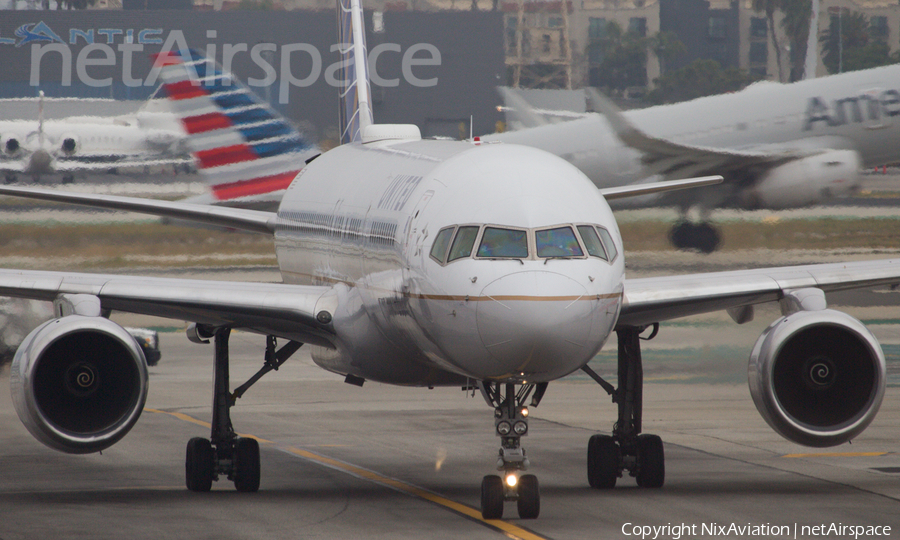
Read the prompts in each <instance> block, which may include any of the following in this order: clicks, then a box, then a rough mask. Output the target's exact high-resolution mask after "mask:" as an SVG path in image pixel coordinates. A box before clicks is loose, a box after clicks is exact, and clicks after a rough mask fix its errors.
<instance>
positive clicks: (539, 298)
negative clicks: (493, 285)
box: [283, 271, 622, 302]
mask: <svg viewBox="0 0 900 540" xmlns="http://www.w3.org/2000/svg"><path fill="white" fill-rule="evenodd" d="M283 272H284V273H288V274H293V275H295V276H301V277H304V278H307V279H318V280H321V281H325V282H328V283H332V284H338V283H343V284H344V285H347V286H348V287H359V284H356V283H350V282H347V281H342V280H340V279H334V278H326V277H315V276H310V275H309V274H301V273H299V272H288V271H283ZM366 289H368V290H370V291H378V292H389V293H393V292H395V291H392V290H389V289H383V288H378V287H366ZM401 294H402V295H403V296H405V297H407V298H417V299H419V300H448V301H454V302H484V301H487V300H494V301H500V302H509V301H515V300H519V301H525V302H574V301H576V300H582V301H583V300H603V299H609V298H619V297H621V296H622V293H620V292H619V293H608V294H581V295H577V296H528V295H506V296H504V295H498V296H467V295H444V294H413V293H408V292H404V293H401Z"/></svg>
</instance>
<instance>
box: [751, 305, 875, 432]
mask: <svg viewBox="0 0 900 540" xmlns="http://www.w3.org/2000/svg"><path fill="white" fill-rule="evenodd" d="M748 375H749V383H750V394H751V395H752V396H753V402H754V403H755V404H756V408H757V409H758V410H759V412H760V414H761V415H762V417H763V418H765V420H766V422H768V423H769V425H770V426H772V428H773V429H774V430H775V431H776V432H778V433H779V434H780V435H781V436H783V437H784V438H786V439H788V440H791V441H793V442H796V443H799V444H803V445H806V446H815V447H825V446H836V445H838V444H842V443H844V442H847V441H849V440H851V439H853V438H854V437H856V436H857V435H859V434H860V433H862V431H863V430H864V429H865V428H866V427H867V426H868V425H869V423H870V422H871V421H872V420H873V419H874V418H875V414H876V413H877V412H878V408H879V407H880V406H881V400H882V398H883V397H884V387H885V379H886V367H885V361H884V353H883V352H882V350H881V345H879V343H878V341H877V340H876V339H875V336H873V335H872V333H871V332H870V331H869V330H868V329H867V328H866V327H865V326H864V325H863V324H862V323H861V322H859V321H858V320H856V319H854V318H853V317H851V316H849V315H847V314H845V313H841V312H839V311H834V310H830V309H824V310H820V311H799V312H796V313H793V314H790V315H788V316H785V317H782V318H781V319H778V320H777V321H775V322H774V323H773V324H772V325H770V326H769V327H768V328H767V329H766V330H765V331H764V332H763V333H762V335H761V336H760V337H759V339H758V340H757V341H756V345H755V346H754V347H753V352H752V353H751V355H750V365H749V369H748Z"/></svg>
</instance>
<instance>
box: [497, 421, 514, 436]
mask: <svg viewBox="0 0 900 540" xmlns="http://www.w3.org/2000/svg"><path fill="white" fill-rule="evenodd" d="M511 429H512V426H510V425H509V422H507V421H505V420H504V421H503V422H500V423H499V424H497V433H499V434H500V435H507V434H508V433H509V432H510V430H511Z"/></svg>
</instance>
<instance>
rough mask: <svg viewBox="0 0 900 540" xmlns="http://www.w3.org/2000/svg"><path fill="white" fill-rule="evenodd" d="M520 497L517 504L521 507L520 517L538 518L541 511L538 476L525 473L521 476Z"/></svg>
mask: <svg viewBox="0 0 900 540" xmlns="http://www.w3.org/2000/svg"><path fill="white" fill-rule="evenodd" d="M518 492H519V499H518V500H517V501H516V504H517V506H518V508H519V517H520V518H522V519H537V517H538V515H539V514H540V513H541V490H540V486H539V485H538V479H537V476H535V475H533V474H525V475H522V477H521V478H519V485H518Z"/></svg>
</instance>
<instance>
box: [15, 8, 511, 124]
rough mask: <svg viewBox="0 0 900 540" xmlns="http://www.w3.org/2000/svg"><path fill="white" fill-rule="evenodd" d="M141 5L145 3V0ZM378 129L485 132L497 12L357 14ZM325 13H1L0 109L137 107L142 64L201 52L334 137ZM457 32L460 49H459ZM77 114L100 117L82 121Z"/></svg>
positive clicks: (334, 59)
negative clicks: (49, 102) (25, 104)
mask: <svg viewBox="0 0 900 540" xmlns="http://www.w3.org/2000/svg"><path fill="white" fill-rule="evenodd" d="M147 1H148V2H149V1H151V0H147ZM366 19H367V20H366V25H367V29H369V32H368V47H369V51H370V69H371V82H372V99H373V103H374V109H375V114H376V120H377V121H378V122H382V123H412V124H416V125H418V126H419V127H420V129H421V130H422V133H423V135H425V136H430V135H440V136H448V137H453V138H459V137H460V136H461V135H462V136H468V134H469V132H470V124H471V131H472V132H474V133H476V134H482V133H490V132H493V131H494V130H495V126H496V123H497V121H499V120H500V119H501V118H502V116H501V114H500V113H499V112H498V111H497V109H496V106H497V104H498V102H499V98H498V96H497V93H496V88H495V87H496V86H498V85H500V84H503V80H504V77H505V70H506V67H505V59H504V52H503V42H502V31H501V30H502V24H503V17H502V14H501V13H499V12H490V11H483V12H471V11H468V10H466V11H462V10H461V11H440V12H434V11H385V12H378V13H376V12H374V11H373V10H370V11H368V12H367V13H366ZM335 28H336V19H335V12H334V9H333V7H332V8H331V9H327V10H326V9H319V10H302V11H301V10H293V11H274V10H268V11H253V12H252V15H251V14H250V13H248V12H247V11H245V10H230V11H221V12H213V11H201V10H179V11H171V10H154V11H143V10H141V11H135V10H119V9H116V10H112V9H111V10H72V11H65V10H64V11H57V10H49V11H39V10H30V11H4V12H3V16H2V17H0V58H2V64H3V69H2V70H0V98H21V97H35V96H37V95H38V92H39V91H44V93H45V95H46V96H48V97H68V98H87V97H90V98H114V99H120V100H121V99H125V100H143V99H147V98H148V97H149V96H150V95H151V94H152V93H153V92H154V90H155V89H156V88H157V87H158V86H159V73H158V69H156V70H154V68H153V65H152V60H151V55H153V54H154V53H158V52H159V51H161V50H181V49H186V48H193V49H199V50H201V51H203V52H204V53H205V54H206V56H209V57H215V58H216V59H217V61H218V62H219V63H220V64H223V66H224V67H225V68H226V69H227V70H229V71H232V72H233V73H234V74H235V75H236V76H237V78H238V79H240V80H241V81H243V82H244V83H246V84H247V85H248V86H249V87H250V88H251V89H252V90H253V91H255V92H257V93H258V94H259V95H260V96H261V97H263V98H265V99H266V100H267V101H269V102H270V103H272V104H273V105H274V106H275V107H276V108H277V109H279V110H280V111H281V112H282V113H283V114H285V116H287V117H288V118H290V119H291V120H293V121H294V122H296V123H299V124H300V126H301V128H305V129H306V130H307V131H310V132H314V133H315V134H317V135H318V136H319V137H320V138H324V139H333V138H335V137H336V131H337V119H338V97H337V96H338V90H337V88H338V81H337V77H338V74H339V69H338V68H339V64H340V60H339V56H338V53H337V50H336V49H335V46H334V45H335V41H336V30H335ZM459 28H465V29H466V33H467V35H468V36H469V37H470V39H459V34H458V32H457V31H456V30H455V29H459ZM81 114H98V113H96V112H94V113H89V112H86V111H85V112H83V113H81Z"/></svg>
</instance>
